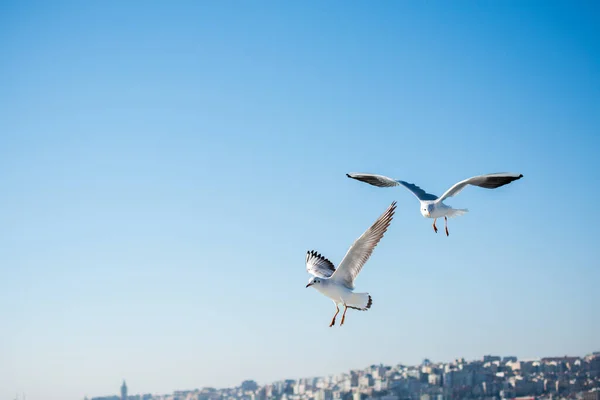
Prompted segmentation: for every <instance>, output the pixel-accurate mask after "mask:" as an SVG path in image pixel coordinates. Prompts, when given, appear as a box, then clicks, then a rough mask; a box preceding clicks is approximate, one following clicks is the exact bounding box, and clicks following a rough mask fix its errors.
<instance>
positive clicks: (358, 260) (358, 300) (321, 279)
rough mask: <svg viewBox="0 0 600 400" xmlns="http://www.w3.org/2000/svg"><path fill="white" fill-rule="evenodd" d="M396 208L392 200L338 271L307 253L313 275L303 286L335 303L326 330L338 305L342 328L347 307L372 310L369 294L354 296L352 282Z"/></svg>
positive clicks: (350, 251)
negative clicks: (341, 310)
mask: <svg viewBox="0 0 600 400" xmlns="http://www.w3.org/2000/svg"><path fill="white" fill-rule="evenodd" d="M395 209H396V202H395V201H394V202H393V203H392V204H391V205H390V206H389V207H388V209H387V210H386V211H385V212H384V213H383V214H381V216H380V217H379V218H378V219H377V221H375V223H374V224H373V225H371V227H370V228H369V229H367V230H366V231H365V233H363V234H362V235H361V237H359V238H358V239H356V240H355V241H354V243H352V246H350V248H349V249H348V252H347V253H346V255H345V256H344V258H343V259H342V262H341V263H340V265H339V266H338V269H337V270H336V269H335V267H334V266H333V263H332V262H331V261H329V260H328V259H326V258H325V257H323V256H322V255H321V254H319V253H317V252H316V251H312V250H311V251H308V252H307V253H306V271H308V273H309V274H311V275H313V276H312V277H311V278H310V279H309V281H308V285H306V287H307V288H308V287H313V288H315V289H317V290H318V291H319V292H321V293H322V294H323V295H325V296H327V297H329V298H330V299H331V300H333V303H334V304H335V309H336V311H335V315H334V316H333V318H332V319H331V324H329V327H332V326H333V325H335V317H337V315H338V313H339V312H340V308H339V304H342V305H343V306H344V314H343V315H342V322H341V324H340V326H342V325H344V320H345V319H346V311H347V310H348V308H353V309H355V310H360V311H366V310H368V309H369V308H371V305H372V304H373V300H372V299H371V295H370V294H369V293H354V279H356V276H357V275H358V274H359V272H360V270H361V269H362V267H363V266H364V265H365V263H366V262H367V260H368V259H369V257H370V256H371V253H373V250H374V249H375V246H377V243H379V241H380V240H381V238H382V237H383V234H384V233H385V231H386V230H387V228H388V226H390V222H392V218H393V216H394V210H395Z"/></svg>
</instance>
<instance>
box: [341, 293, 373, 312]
mask: <svg viewBox="0 0 600 400" xmlns="http://www.w3.org/2000/svg"><path fill="white" fill-rule="evenodd" d="M372 304H373V299H372V298H371V295H370V294H369V293H352V296H351V297H350V301H349V302H348V303H346V305H347V306H348V308H353V309H355V310H360V311H367V310H368V309H369V308H371V305H372Z"/></svg>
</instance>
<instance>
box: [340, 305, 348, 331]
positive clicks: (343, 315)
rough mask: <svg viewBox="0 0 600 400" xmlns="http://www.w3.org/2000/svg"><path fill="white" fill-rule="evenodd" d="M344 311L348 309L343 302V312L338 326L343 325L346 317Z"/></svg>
mask: <svg viewBox="0 0 600 400" xmlns="http://www.w3.org/2000/svg"><path fill="white" fill-rule="evenodd" d="M346 311H348V306H347V305H345V304H344V313H343V314H342V323H341V324H340V326H342V325H344V320H345V319H346Z"/></svg>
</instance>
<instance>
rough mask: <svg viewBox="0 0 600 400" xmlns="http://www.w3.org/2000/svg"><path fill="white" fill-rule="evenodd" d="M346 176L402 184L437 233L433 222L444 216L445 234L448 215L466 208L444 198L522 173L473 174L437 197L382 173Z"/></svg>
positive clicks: (379, 183) (513, 178)
mask: <svg viewBox="0 0 600 400" xmlns="http://www.w3.org/2000/svg"><path fill="white" fill-rule="evenodd" d="M346 176H347V177H348V178H352V179H356V180H359V181H362V182H366V183H369V184H371V185H373V186H379V187H392V186H399V185H402V186H404V187H405V188H407V189H408V190H410V191H411V192H412V193H413V194H414V195H415V196H417V199H419V202H420V203H421V209H420V211H421V215H423V216H424V217H425V218H433V231H434V232H435V233H437V231H438V230H437V227H436V226H435V222H436V221H437V219H438V218H442V217H444V224H445V228H446V236H448V235H449V233H448V217H450V218H452V217H457V216H459V215H463V214H464V213H466V212H468V211H469V210H467V209H456V208H452V207H449V206H447V205H445V204H444V200H445V199H447V198H448V197H452V196H455V195H457V194H458V193H460V192H461V191H462V190H463V189H464V188H465V187H466V186H467V185H473V186H479V187H482V188H486V189H495V188H499V187H500V186H504V185H506V184H509V183H511V182H512V181H516V180H517V179H521V178H522V177H523V174H512V173H506V172H499V173H495V174H487V175H479V176H474V177H472V178H469V179H465V180H464V181H460V182H458V183H456V184H454V186H452V187H451V188H450V189H448V190H446V192H445V193H444V194H443V195H441V196H440V197H437V196H436V195H433V194H431V193H427V192H426V191H424V190H423V189H421V188H420V187H418V186H417V185H415V184H413V183H408V182H405V181H401V180H394V179H392V178H388V177H387V176H383V175H374V174H346Z"/></svg>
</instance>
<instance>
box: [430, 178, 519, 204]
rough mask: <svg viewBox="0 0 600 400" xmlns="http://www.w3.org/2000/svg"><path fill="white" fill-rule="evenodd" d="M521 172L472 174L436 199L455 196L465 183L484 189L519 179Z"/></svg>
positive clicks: (441, 199)
mask: <svg viewBox="0 0 600 400" xmlns="http://www.w3.org/2000/svg"><path fill="white" fill-rule="evenodd" d="M522 177H523V174H513V173H508V172H498V173H495V174H487V175H479V176H474V177H472V178H469V179H465V180H464V181H460V182H458V183H456V184H455V185H454V186H452V187H451V188H450V189H448V190H446V192H445V193H444V194H443V195H441V196H440V198H439V199H438V201H440V202H441V201H444V199H447V198H448V197H452V196H456V195H457V194H459V193H460V192H461V191H462V190H463V189H464V188H465V187H466V186H467V185H473V186H479V187H482V188H486V189H496V188H499V187H500V186H504V185H507V184H509V183H511V182H512V181H516V180H517V179H521V178H522Z"/></svg>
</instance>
